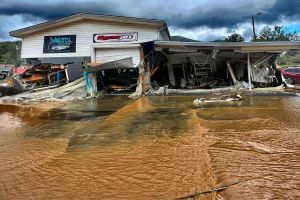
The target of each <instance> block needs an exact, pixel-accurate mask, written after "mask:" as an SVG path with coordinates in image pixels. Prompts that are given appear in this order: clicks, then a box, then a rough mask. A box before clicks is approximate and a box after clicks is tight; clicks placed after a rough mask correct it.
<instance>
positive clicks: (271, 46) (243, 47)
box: [154, 41, 300, 52]
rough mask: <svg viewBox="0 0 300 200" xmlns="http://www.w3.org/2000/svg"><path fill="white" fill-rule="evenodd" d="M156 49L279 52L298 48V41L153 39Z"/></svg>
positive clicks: (299, 48) (299, 45)
mask: <svg viewBox="0 0 300 200" xmlns="http://www.w3.org/2000/svg"><path fill="white" fill-rule="evenodd" d="M154 44H155V47H156V49H163V48H169V49H172V48H173V49H175V48H176V49H177V50H182V51H184V49H186V50H189V49H194V50H233V51H235V52H280V51H287V50H300V42H299V41H274V42H178V41H154Z"/></svg>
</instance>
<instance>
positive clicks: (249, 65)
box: [247, 53, 251, 91]
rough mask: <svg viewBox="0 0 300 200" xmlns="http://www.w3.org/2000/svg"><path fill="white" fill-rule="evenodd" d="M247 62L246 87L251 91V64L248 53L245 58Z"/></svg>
mask: <svg viewBox="0 0 300 200" xmlns="http://www.w3.org/2000/svg"><path fill="white" fill-rule="evenodd" d="M247 60H248V62H247V63H248V86H249V90H250V91H251V63H250V53H248V56H247Z"/></svg>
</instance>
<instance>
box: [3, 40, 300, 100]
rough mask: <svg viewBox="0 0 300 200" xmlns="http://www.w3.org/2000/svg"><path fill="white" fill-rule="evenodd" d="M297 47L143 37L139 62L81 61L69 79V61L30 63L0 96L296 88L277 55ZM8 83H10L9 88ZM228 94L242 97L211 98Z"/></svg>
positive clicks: (63, 96) (66, 96)
mask: <svg viewBox="0 0 300 200" xmlns="http://www.w3.org/2000/svg"><path fill="white" fill-rule="evenodd" d="M299 49H300V43H299V42H267V43H260V42H255V43H203V42H174V41H154V42H146V43H143V44H141V62H140V64H139V65H138V67H134V65H133V58H132V57H129V58H125V59H120V60H118V58H116V60H115V61H111V62H103V63H81V64H80V71H79V70H78V73H80V76H79V78H77V79H75V80H71V79H70V72H72V70H70V69H69V65H70V63H66V64H51V63H42V64H38V65H36V66H32V67H28V68H27V69H26V70H24V71H23V72H22V73H19V74H14V75H13V76H10V77H9V79H8V80H9V81H7V82H4V83H3V82H2V83H1V84H2V88H1V87H0V89H1V90H0V92H1V94H2V96H5V94H4V93H6V95H10V96H8V97H5V98H4V97H3V98H1V99H0V101H4V100H5V101H9V100H12V101H19V100H22V101H26V100H30V101H32V100H51V101H52V100H72V99H78V98H86V97H97V96H99V95H102V94H118V95H119V94H126V95H129V97H139V96H141V95H186V94H203V93H206V94H208V93H213V92H221V93H222V92H225V91H227V92H228V91H231V90H237V89H238V90H240V91H241V92H243V91H250V92H251V91H279V90H282V89H283V85H284V86H285V87H286V88H288V89H298V87H297V86H293V85H291V84H289V83H287V82H286V81H285V78H284V77H283V76H282V74H281V71H280V70H279V69H278V67H277V64H276V58H277V57H278V56H280V55H281V54H282V53H283V52H285V51H288V50H299ZM73 71H74V70H73ZM80 77H83V78H80ZM3 84H4V85H3ZM3 87H4V88H5V89H6V90H4V89H3ZM7 88H11V90H10V92H8V90H7ZM16 93H20V94H16ZM11 95H12V96H11ZM228 99H229V100H230V101H235V100H240V98H239V97H238V96H236V97H235V98H227V99H215V100H217V101H227V100H228ZM203 101H204V102H205V101H206V102H208V100H207V99H206V100H204V99H198V100H195V102H196V103H202V102H203Z"/></svg>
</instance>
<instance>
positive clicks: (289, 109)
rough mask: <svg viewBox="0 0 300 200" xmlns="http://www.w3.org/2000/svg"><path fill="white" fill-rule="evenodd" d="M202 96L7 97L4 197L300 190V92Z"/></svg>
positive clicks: (0, 133) (262, 194)
mask: <svg viewBox="0 0 300 200" xmlns="http://www.w3.org/2000/svg"><path fill="white" fill-rule="evenodd" d="M194 98H195V97H143V98H140V99H138V100H131V99H128V98H126V97H124V96H111V97H105V98H102V99H98V100H95V99H92V100H82V101H75V102H70V103H65V104H60V103H35V104H27V105H0V199H1V200H2V199H4V200H5V199H176V198H181V197H187V196H189V195H191V196H190V198H183V199H299V198H300V123H299V119H300V115H299V114H300V98H299V97H283V96H281V97H276V96H265V97H262V96H256V97H255V96H251V97H250V96H248V97H245V99H244V100H243V101H240V102H231V103H229V102H227V103H217V104H212V103H208V104H203V105H201V106H197V107H196V106H194V105H193V104H192V101H193V99H194ZM220 188H222V189H220ZM212 190H215V191H214V192H212ZM209 191H210V192H209Z"/></svg>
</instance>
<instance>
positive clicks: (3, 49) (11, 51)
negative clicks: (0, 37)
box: [0, 41, 22, 66]
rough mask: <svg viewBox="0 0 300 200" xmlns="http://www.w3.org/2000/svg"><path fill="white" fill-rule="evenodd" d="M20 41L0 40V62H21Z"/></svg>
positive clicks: (16, 63) (18, 63) (17, 63)
mask: <svg viewBox="0 0 300 200" xmlns="http://www.w3.org/2000/svg"><path fill="white" fill-rule="evenodd" d="M21 45H22V42H21V41H14V42H0V64H15V65H17V66H18V65H20V63H21Z"/></svg>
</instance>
